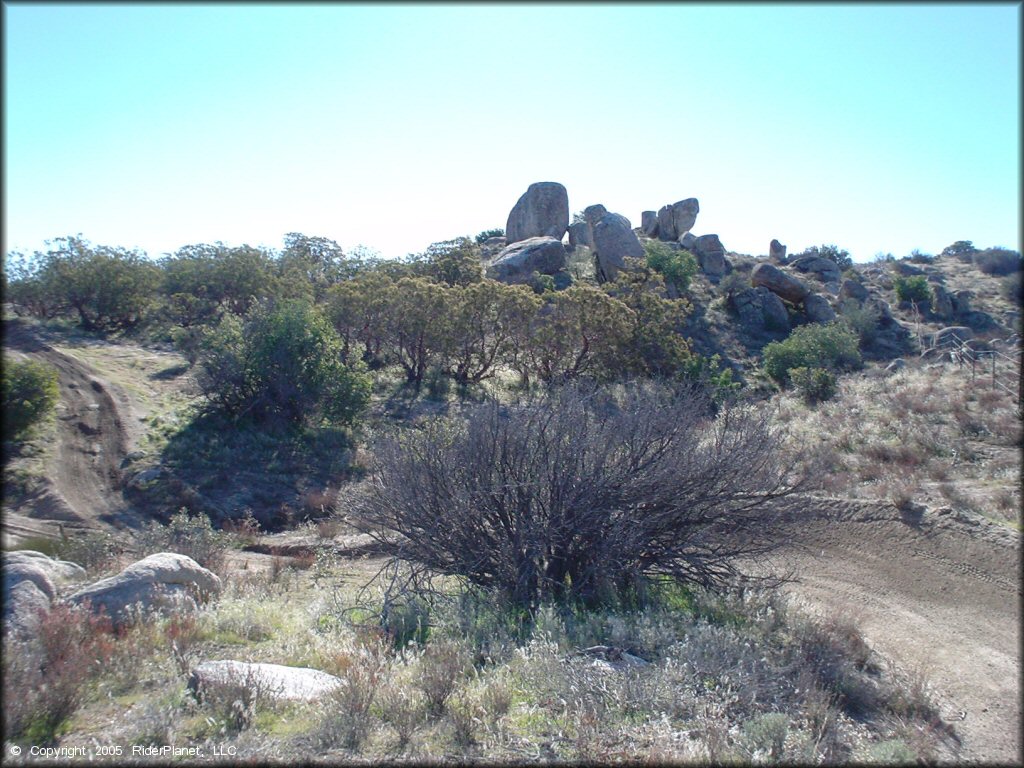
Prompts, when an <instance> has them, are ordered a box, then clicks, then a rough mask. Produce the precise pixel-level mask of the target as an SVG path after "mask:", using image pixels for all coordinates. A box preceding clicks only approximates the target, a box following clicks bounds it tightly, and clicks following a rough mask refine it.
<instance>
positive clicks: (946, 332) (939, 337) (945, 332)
mask: <svg viewBox="0 0 1024 768" xmlns="http://www.w3.org/2000/svg"><path fill="white" fill-rule="evenodd" d="M973 338H974V331H972V330H971V329H970V328H968V327H967V326H965V325H950V326H947V327H946V328H942V329H941V330H938V331H936V332H935V333H934V334H932V346H936V347H937V346H941V345H943V344H949V343H952V342H955V341H956V340H957V339H959V340H960V341H970V340H971V339H973Z"/></svg>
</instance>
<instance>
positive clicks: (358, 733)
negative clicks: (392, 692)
mask: <svg viewBox="0 0 1024 768" xmlns="http://www.w3.org/2000/svg"><path fill="white" fill-rule="evenodd" d="M327 671H328V672H331V673H333V674H336V675H338V677H340V678H341V680H342V685H340V686H338V687H337V688H335V689H334V690H333V691H331V692H330V694H328V696H327V698H326V700H325V702H324V713H323V717H322V718H321V721H320V727H319V730H318V734H317V742H318V744H319V745H320V746H321V747H324V748H327V749H330V748H331V747H335V746H338V745H340V746H342V747H345V748H346V749H351V750H357V749H359V747H360V746H361V745H362V743H363V741H364V740H365V739H366V736H367V734H368V733H369V732H370V729H371V727H372V725H373V722H374V717H373V714H372V712H371V709H372V707H373V705H374V703H375V702H376V700H377V697H378V695H379V693H380V691H381V688H382V686H383V685H384V684H385V682H386V677H387V672H388V669H387V657H386V656H385V653H384V649H383V648H382V647H381V646H380V645H377V644H373V645H362V646H359V647H357V648H356V649H355V650H353V651H351V652H347V653H341V654H337V655H335V656H334V657H333V658H332V659H331V661H330V663H329V664H328V666H327Z"/></svg>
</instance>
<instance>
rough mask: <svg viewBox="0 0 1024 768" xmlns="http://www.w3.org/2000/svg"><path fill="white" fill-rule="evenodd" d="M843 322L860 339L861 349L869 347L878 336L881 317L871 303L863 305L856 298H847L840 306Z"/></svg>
mask: <svg viewBox="0 0 1024 768" xmlns="http://www.w3.org/2000/svg"><path fill="white" fill-rule="evenodd" d="M839 314H840V316H841V317H842V322H843V323H845V324H846V325H847V327H849V329H850V330H851V331H853V332H854V333H855V334H857V338H858V339H860V346H861V349H864V348H865V347H868V346H870V345H871V342H873V341H874V340H875V339H876V338H877V337H878V326H879V324H880V323H881V318H880V316H879V314H878V310H877V309H875V308H874V307H872V306H871V305H869V304H864V305H861V304H859V303H858V302H857V301H856V300H854V299H847V300H846V301H844V302H843V303H842V305H841V306H840V308H839Z"/></svg>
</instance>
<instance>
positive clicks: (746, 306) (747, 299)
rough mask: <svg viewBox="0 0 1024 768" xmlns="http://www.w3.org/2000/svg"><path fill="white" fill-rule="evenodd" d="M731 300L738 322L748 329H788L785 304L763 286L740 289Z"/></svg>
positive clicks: (787, 314)
mask: <svg viewBox="0 0 1024 768" xmlns="http://www.w3.org/2000/svg"><path fill="white" fill-rule="evenodd" d="M731 301H732V305H733V307H734V308H735V309H736V313H737V314H738V315H739V316H740V323H741V324H742V325H743V327H744V328H746V329H747V330H748V331H762V330H765V331H783V332H788V331H789V313H788V312H787V311H786V305H785V304H783V303H782V299H780V298H779V297H778V296H776V295H775V294H774V293H772V292H771V291H769V290H768V289H767V288H765V287H764V286H759V287H757V288H747V289H746V290H744V291H740V292H739V293H736V294H734V295H733V296H732V298H731Z"/></svg>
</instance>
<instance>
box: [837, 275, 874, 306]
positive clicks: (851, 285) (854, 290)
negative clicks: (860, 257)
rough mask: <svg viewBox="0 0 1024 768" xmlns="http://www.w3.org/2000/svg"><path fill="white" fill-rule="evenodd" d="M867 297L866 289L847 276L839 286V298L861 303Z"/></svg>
mask: <svg viewBox="0 0 1024 768" xmlns="http://www.w3.org/2000/svg"><path fill="white" fill-rule="evenodd" d="M867 298H868V289H867V288H865V287H864V286H863V285H861V284H860V283H858V282H857V281H856V280H850V279H849V278H847V279H846V280H843V284H842V286H840V288H839V300H840V301H843V300H844V299H852V300H853V301H856V302H857V303H858V304H861V303H863V302H864V301H866V300H867Z"/></svg>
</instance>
